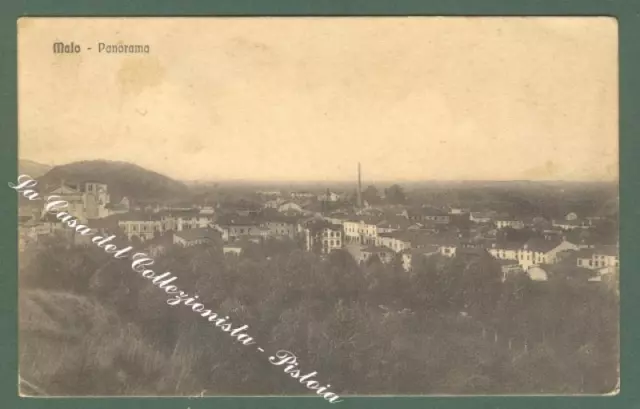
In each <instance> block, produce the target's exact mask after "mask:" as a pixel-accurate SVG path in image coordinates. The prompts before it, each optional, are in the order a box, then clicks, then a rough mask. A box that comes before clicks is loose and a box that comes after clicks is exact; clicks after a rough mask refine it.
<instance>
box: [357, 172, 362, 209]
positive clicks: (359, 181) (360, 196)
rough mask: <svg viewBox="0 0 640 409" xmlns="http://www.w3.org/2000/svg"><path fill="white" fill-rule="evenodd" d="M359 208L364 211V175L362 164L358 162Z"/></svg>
mask: <svg viewBox="0 0 640 409" xmlns="http://www.w3.org/2000/svg"><path fill="white" fill-rule="evenodd" d="M357 195H358V208H360V209H362V174H361V172H360V162H358V191H357Z"/></svg>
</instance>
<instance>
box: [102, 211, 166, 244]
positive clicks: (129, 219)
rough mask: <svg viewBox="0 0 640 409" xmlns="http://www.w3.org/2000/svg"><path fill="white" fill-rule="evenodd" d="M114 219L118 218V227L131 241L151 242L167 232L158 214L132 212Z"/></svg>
mask: <svg viewBox="0 0 640 409" xmlns="http://www.w3.org/2000/svg"><path fill="white" fill-rule="evenodd" d="M113 217H116V218H117V221H118V227H120V229H122V231H123V233H124V234H125V236H127V238H128V239H129V240H131V239H132V238H133V237H138V238H139V239H140V240H142V241H145V240H150V239H153V238H154V237H156V236H158V235H160V234H161V233H162V232H163V231H165V228H164V224H163V222H162V218H161V216H160V215H159V214H157V213H145V212H132V213H124V214H121V215H117V216H113Z"/></svg>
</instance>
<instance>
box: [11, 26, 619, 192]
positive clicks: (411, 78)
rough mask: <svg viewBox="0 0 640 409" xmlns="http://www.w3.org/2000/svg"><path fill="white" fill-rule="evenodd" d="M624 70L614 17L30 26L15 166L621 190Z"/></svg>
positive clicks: (23, 33)
mask: <svg viewBox="0 0 640 409" xmlns="http://www.w3.org/2000/svg"><path fill="white" fill-rule="evenodd" d="M55 41H65V42H71V41H73V42H75V43H76V44H80V45H81V46H82V47H83V51H82V52H81V53H80V54H73V55H55V54H54V53H53V52H52V44H53V43H54V42H55ZM99 42H104V43H109V44H115V43H118V42H122V43H125V44H149V45H150V50H151V52H150V54H146V55H145V54H139V55H125V54H104V53H102V54H99V53H98V52H97V47H98V43H99ZM86 47H92V48H93V50H92V51H88V50H84V49H85V48H86ZM617 70H618V68H617V26H616V22H615V20H613V19H608V18H435V17H429V18H427V17H410V18H233V19H232V18H225V19H223V18H199V19H192V18H189V19H186V18H182V19H156V18H153V19H152V18H144V19H133V18H128V19H86V18H84V19H24V20H21V21H20V24H19V130H20V152H19V154H20V157H21V158H26V159H31V160H35V161H38V162H42V163H47V164H64V163H68V162H72V161H77V160H85V159H97V158H102V159H112V160H124V161H130V162H133V163H136V164H138V165H140V166H143V167H145V168H148V169H152V170H155V171H158V172H161V173H164V174H167V175H169V176H172V177H175V178H179V179H236V178H245V179H253V180H265V179H286V180H302V179H306V180H309V179H311V180H344V179H352V178H354V176H355V171H356V164H357V162H358V161H360V162H362V167H363V171H364V176H365V180H383V179H384V180H391V179H413V180H420V179H446V180H448V179H496V180H505V179H566V180H591V179H616V178H617V177H618V103H617V101H618V90H617V81H618V79H617Z"/></svg>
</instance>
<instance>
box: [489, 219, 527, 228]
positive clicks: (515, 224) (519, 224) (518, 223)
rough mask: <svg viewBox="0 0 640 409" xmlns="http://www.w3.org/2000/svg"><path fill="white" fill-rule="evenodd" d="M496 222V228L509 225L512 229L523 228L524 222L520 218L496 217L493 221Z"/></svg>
mask: <svg viewBox="0 0 640 409" xmlns="http://www.w3.org/2000/svg"><path fill="white" fill-rule="evenodd" d="M495 223H496V228H498V229H505V228H507V227H510V228H512V229H516V230H519V229H524V222H523V221H522V220H516V219H498V220H496V221H495Z"/></svg>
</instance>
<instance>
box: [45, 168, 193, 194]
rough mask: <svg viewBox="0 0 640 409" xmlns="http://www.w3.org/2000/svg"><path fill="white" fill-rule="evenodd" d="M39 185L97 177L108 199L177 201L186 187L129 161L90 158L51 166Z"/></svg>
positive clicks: (94, 178) (80, 180) (58, 183)
mask: <svg viewBox="0 0 640 409" xmlns="http://www.w3.org/2000/svg"><path fill="white" fill-rule="evenodd" d="M38 180H39V183H40V185H41V186H42V187H43V188H44V189H46V190H51V189H54V188H55V187H56V186H59V185H60V184H61V183H62V182H63V181H64V182H68V183H78V182H83V181H88V180H92V181H98V182H102V183H106V184H107V185H108V189H109V194H110V195H111V201H112V202H116V201H119V200H120V199H121V198H122V197H123V196H126V197H128V198H129V199H133V200H135V201H138V202H148V201H155V200H161V201H169V202H171V201H181V200H184V199H185V196H187V195H189V188H188V187H187V185H185V184H184V183H182V182H178V181H176V180H174V179H171V178H170V177H168V176H165V175H162V174H160V173H157V172H153V171H150V170H148V169H144V168H142V167H140V166H138V165H134V164H132V163H129V162H121V161H108V160H90V161H81V162H73V163H69V164H66V165H61V166H55V167H53V168H52V169H51V170H49V171H48V172H47V173H46V174H44V175H43V176H42V177H40V178H39V179H38Z"/></svg>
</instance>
